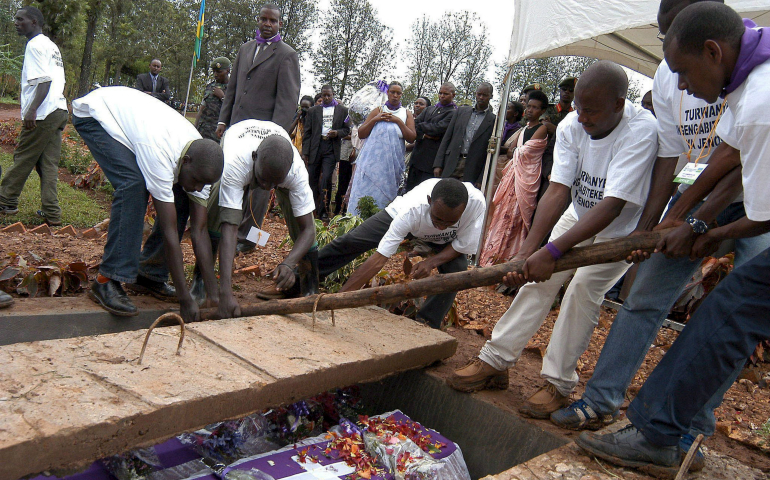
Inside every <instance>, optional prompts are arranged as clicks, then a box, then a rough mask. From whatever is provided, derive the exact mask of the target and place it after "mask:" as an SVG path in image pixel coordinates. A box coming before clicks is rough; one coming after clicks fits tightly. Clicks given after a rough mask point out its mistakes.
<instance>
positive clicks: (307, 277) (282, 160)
mask: <svg viewBox="0 0 770 480" xmlns="http://www.w3.org/2000/svg"><path fill="white" fill-rule="evenodd" d="M222 148H223V150H224V154H225V167H224V172H223V173H222V181H221V182H220V184H218V185H214V187H213V188H212V189H211V197H210V198H209V232H211V233H212V236H215V235H218V234H221V240H220V241H221V243H220V249H219V275H220V277H219V282H220V285H219V316H220V317H221V318H232V317H237V316H239V315H240V307H239V306H238V302H237V301H236V300H235V297H234V296H233V287H232V280H233V278H232V272H233V259H234V257H235V247H236V243H237V241H238V225H239V224H240V223H241V220H242V219H243V211H244V209H247V211H249V210H250V211H252V212H256V216H257V218H255V219H254V223H255V224H256V225H257V226H258V227H261V226H262V221H263V220H264V216H265V213H266V212H267V208H268V204H269V200H270V190H272V189H275V196H276V199H277V200H278V204H279V205H280V207H281V212H282V213H283V218H284V220H286V226H287V227H288V229H289V236H290V237H291V239H292V241H293V242H294V247H293V248H292V249H291V252H289V255H287V256H286V258H284V259H283V261H282V262H281V263H279V264H278V266H277V267H275V269H274V270H273V271H272V272H270V273H269V274H268V276H270V277H271V278H272V280H273V282H275V287H274V288H271V289H270V290H268V291H264V292H261V293H259V294H258V296H259V297H261V298H265V297H268V298H280V297H292V296H298V295H300V294H301V295H313V294H316V293H318V245H317V244H316V240H315V222H314V221H313V210H315V202H314V200H313V191H312V190H311V189H310V184H309V183H308V175H307V169H306V168H305V162H303V161H302V157H301V156H300V154H299V152H298V151H297V149H296V148H294V146H293V145H292V144H291V140H290V139H289V135H288V134H287V133H286V130H284V129H283V128H282V127H280V126H278V125H277V124H275V123H273V122H266V121H261V120H243V121H241V122H238V123H236V124H235V125H233V126H232V127H230V128H229V129H228V130H227V132H226V133H225V136H224V138H223V147H222ZM246 187H251V188H252V189H261V190H263V194H261V195H258V196H257V197H258V198H260V199H264V202H262V201H260V203H264V204H261V205H251V207H252V208H248V207H249V206H248V205H246V206H244V204H243V201H244V200H243V199H244V194H243V192H244V189H245V188H246ZM255 196H256V195H249V196H247V197H246V198H247V199H253V198H254V197H255ZM247 201H248V200H247ZM217 232H219V233H217ZM264 236H265V232H263V231H261V230H259V229H258V228H252V231H251V232H250V233H249V236H248V238H249V240H251V241H253V242H254V243H255V244H257V245H264V242H262V241H261V237H262V238H264Z"/></svg>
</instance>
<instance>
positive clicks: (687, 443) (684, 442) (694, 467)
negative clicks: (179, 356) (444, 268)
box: [679, 433, 706, 472]
mask: <svg viewBox="0 0 770 480" xmlns="http://www.w3.org/2000/svg"><path fill="white" fill-rule="evenodd" d="M694 441H695V437H693V436H692V435H690V434H689V433H685V434H684V435H682V438H680V439H679V454H680V455H681V457H682V461H684V457H686V456H687V452H689V451H690V447H691V446H692V443H693V442H694ZM701 445H702V444H701ZM705 466H706V456H705V455H703V450H702V449H701V447H700V446H698V450H696V451H695V456H694V457H693V459H692V463H691V464H690V471H691V472H700V471H701V470H703V467H705Z"/></svg>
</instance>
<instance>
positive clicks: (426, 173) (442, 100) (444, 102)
mask: <svg viewBox="0 0 770 480" xmlns="http://www.w3.org/2000/svg"><path fill="white" fill-rule="evenodd" d="M454 98H455V86H454V85H453V84H451V83H445V84H443V85H441V88H440V89H439V91H438V103H437V104H436V105H434V106H432V107H428V108H426V109H425V110H423V112H422V113H421V114H420V115H419V116H418V117H417V118H416V119H415V120H414V129H415V131H416V132H417V139H416V140H415V142H414V149H413V150H412V157H411V158H410V159H409V173H408V175H407V177H406V191H407V192H408V191H409V190H411V189H413V188H414V187H416V186H417V185H419V184H421V183H422V182H424V181H425V180H428V179H429V178H433V162H434V161H435V160H436V153H438V148H439V146H440V145H441V139H442V138H443V137H444V133H446V131H447V128H449V123H450V122H451V121H452V117H453V116H454V114H455V111H456V110H457V105H455V103H454Z"/></svg>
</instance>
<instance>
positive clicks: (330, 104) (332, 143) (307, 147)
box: [302, 85, 350, 218]
mask: <svg viewBox="0 0 770 480" xmlns="http://www.w3.org/2000/svg"><path fill="white" fill-rule="evenodd" d="M321 100H323V102H322V103H321V105H316V106H315V107H313V108H311V109H310V110H308V112H307V119H306V120H305V134H304V135H303V136H302V159H303V160H305V165H307V171H308V176H309V179H310V188H311V189H312V190H313V197H314V198H315V205H316V217H318V218H325V217H328V211H329V202H330V201H331V193H332V175H333V174H334V168H335V167H336V166H337V163H338V162H339V161H340V147H341V144H342V138H343V137H347V136H348V135H349V134H350V126H349V125H347V124H346V123H345V119H346V118H347V117H348V109H347V108H345V107H343V106H342V105H340V104H339V102H338V101H337V100H335V99H334V89H333V88H332V86H331V85H324V86H323V87H322V88H321Z"/></svg>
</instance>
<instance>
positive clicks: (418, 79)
mask: <svg viewBox="0 0 770 480" xmlns="http://www.w3.org/2000/svg"><path fill="white" fill-rule="evenodd" d="M436 38H437V27H436V24H434V23H433V22H431V21H430V19H429V18H428V17H427V16H426V15H423V16H422V17H421V18H420V19H419V20H415V21H414V22H413V23H412V34H411V36H410V37H409V39H408V40H407V46H408V48H406V49H405V50H404V53H403V54H402V60H403V61H404V63H406V64H407V65H409V80H408V81H407V83H406V85H405V89H404V96H403V103H404V105H409V104H411V103H412V102H414V100H415V99H417V97H421V96H431V95H433V94H434V93H436V92H435V90H436V83H437V82H438V77H437V75H436V48H437V47H436Z"/></svg>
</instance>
